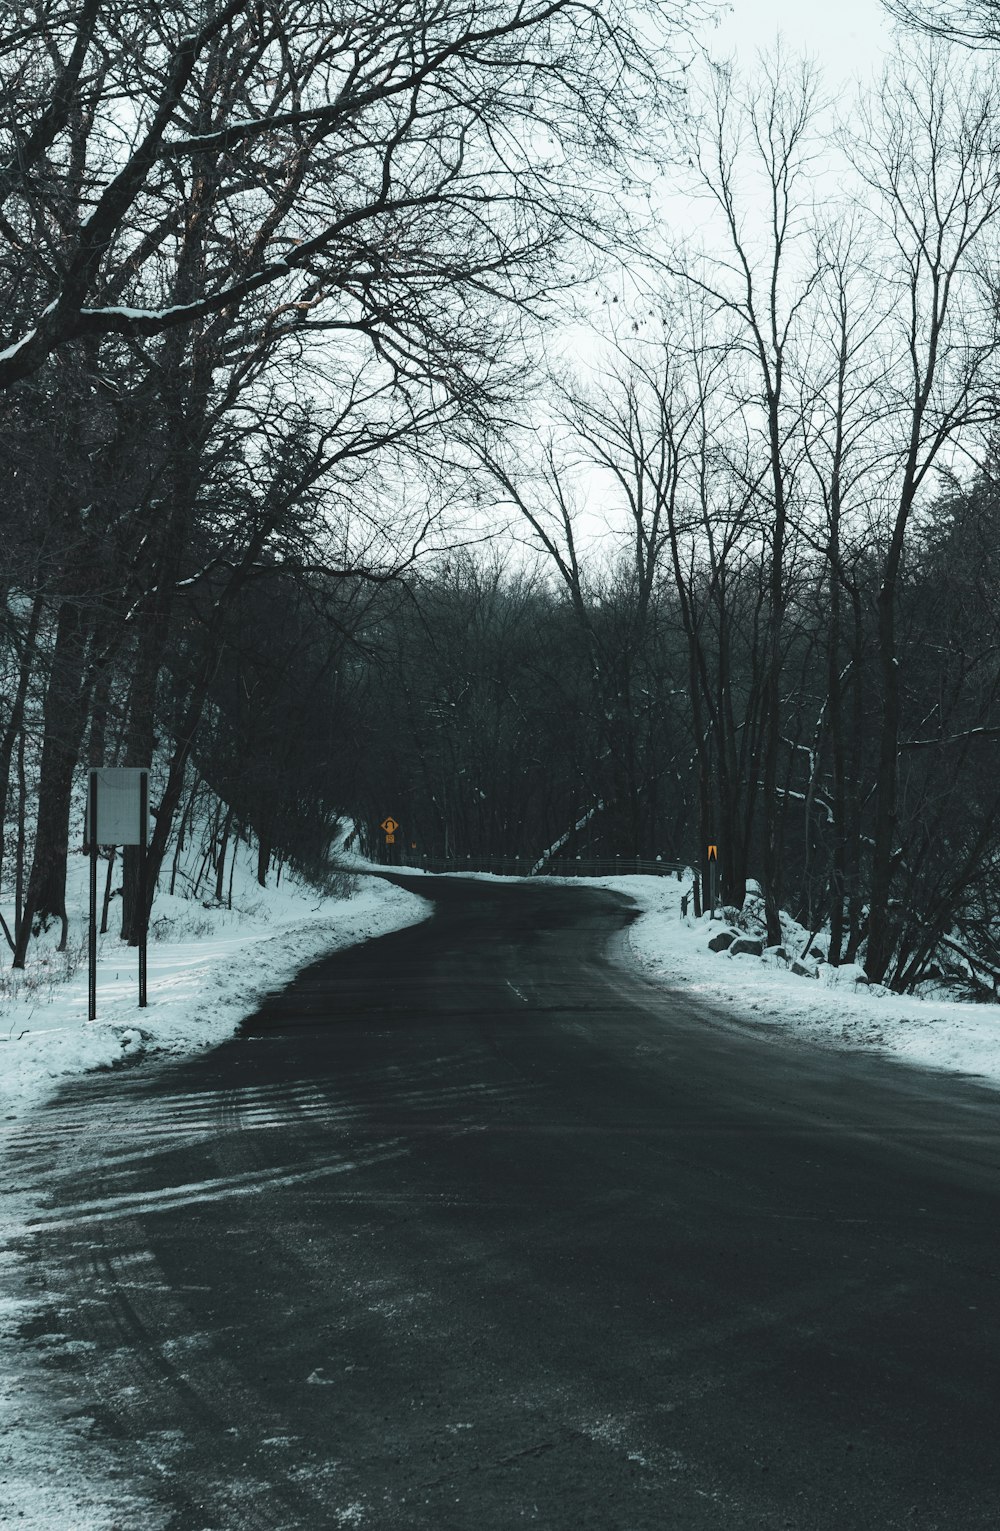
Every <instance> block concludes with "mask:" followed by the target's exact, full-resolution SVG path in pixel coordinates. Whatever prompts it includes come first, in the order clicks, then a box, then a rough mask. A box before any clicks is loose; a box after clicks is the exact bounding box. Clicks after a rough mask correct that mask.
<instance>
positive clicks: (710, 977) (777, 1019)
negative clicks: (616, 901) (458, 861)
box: [601, 877, 1000, 1084]
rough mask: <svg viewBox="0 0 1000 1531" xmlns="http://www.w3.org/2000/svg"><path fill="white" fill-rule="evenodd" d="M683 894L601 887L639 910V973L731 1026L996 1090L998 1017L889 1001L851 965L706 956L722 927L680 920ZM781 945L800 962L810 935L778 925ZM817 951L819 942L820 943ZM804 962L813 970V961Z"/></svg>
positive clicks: (948, 1003) (624, 880)
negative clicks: (956, 1076) (867, 1054)
mask: <svg viewBox="0 0 1000 1531" xmlns="http://www.w3.org/2000/svg"><path fill="white" fill-rule="evenodd" d="M689 883H690V879H688V880H687V881H686V882H685V884H684V887H683V888H682V887H681V885H680V884H678V883H677V882H676V881H674V879H673V878H667V877H662V878H659V877H609V878H607V879H602V880H601V886H602V887H606V888H612V889H614V890H616V891H617V892H620V893H627V894H628V895H629V897H630V898H632V899H633V900H634V901H635V903H636V904H637V905H638V906H639V908H640V910H641V911H642V913H641V915H640V916H639V918H638V919H637V920H636V921H635V923H634V924H633V925H631V926H630V927H629V931H628V937H627V939H628V944H629V947H630V948H631V951H632V953H633V955H634V957H635V959H636V961H637V962H638V964H639V965H640V966H641V968H642V969H643V971H644V972H645V973H646V974H647V975H648V976H649V977H652V978H656V979H660V980H662V981H663V982H664V983H666V984H670V985H676V986H678V987H681V988H684V989H685V990H686V991H687V992H688V993H690V994H692V995H694V996H697V997H698V998H699V999H704V1000H706V1001H708V1002H709V1003H710V1004H712V1005H714V1006H716V1007H717V1008H718V1009H720V1010H721V1011H723V1013H725V1014H727V1015H728V1016H730V1017H731V1018H732V1019H733V1020H735V1021H742V1022H744V1023H746V1022H749V1023H752V1024H753V1025H754V1026H757V1027H771V1028H774V1029H775V1030H776V1031H780V1032H783V1033H790V1034H791V1035H794V1036H795V1037H797V1038H799V1039H801V1040H804V1041H810V1042H814V1043H820V1044H823V1045H827V1046H833V1047H839V1048H851V1049H854V1050H857V1049H861V1048H868V1049H872V1050H875V1051H878V1052H881V1053H892V1054H895V1055H896V1056H897V1057H899V1058H903V1059H905V1060H906V1061H907V1062H909V1063H915V1064H922V1065H924V1066H925V1067H928V1068H938V1069H948V1070H951V1071H953V1072H956V1073H961V1074H965V1075H975V1076H977V1077H979V1078H981V1079H984V1080H988V1081H990V1082H995V1083H997V1084H1000V1012H998V1009H997V1007H996V1006H995V1005H989V1004H975V1003H970V1002H967V1001H962V1000H956V999H954V998H949V997H947V995H946V994H942V993H940V992H939V993H935V992H934V989H933V986H932V985H926V986H925V989H924V992H923V993H922V995H921V996H920V997H916V996H912V997H911V996H906V997H903V996H900V995H898V994H892V993H890V992H889V991H888V990H886V989H883V988H880V987H877V986H875V987H872V988H869V987H868V986H867V985H866V984H864V983H863V982H861V983H859V982H858V981H857V979H858V977H859V973H860V970H859V969H858V968H856V967H853V966H851V967H840V968H831V967H829V966H828V965H826V964H822V963H820V964H817V965H816V972H817V976H816V977H815V978H811V977H800V976H797V975H796V974H794V973H792V972H791V971H790V970H789V968H787V967H786V966H785V964H784V963H783V962H782V961H781V960H780V959H779V958H777V957H768V956H765V957H764V958H763V959H762V958H760V957H754V956H747V955H739V956H735V957H732V956H730V955H729V954H728V952H713V951H711V950H710V949H709V946H708V942H709V940H710V939H711V937H712V936H713V935H715V934H717V933H718V932H719V931H722V930H724V929H726V928H727V927H726V926H725V924H724V923H723V922H722V921H720V920H715V921H713V920H711V919H709V917H708V916H707V915H705V916H703V917H702V918H701V919H700V920H695V919H694V918H693V917H692V916H690V915H688V916H686V917H685V916H683V915H682V914H681V896H682V893H683V892H684V891H685V889H686V888H687V887H688V886H689ZM785 928H786V932H787V935H788V938H789V939H788V941H787V942H786V946H787V949H788V952H789V955H790V956H791V955H792V954H793V953H794V954H795V955H796V956H798V955H799V953H801V952H802V951H803V950H804V949H805V948H806V947H807V946H808V944H809V942H808V932H807V931H804V930H802V929H801V927H799V926H794V925H792V924H791V922H785ZM821 944H822V943H821ZM810 965H811V964H810Z"/></svg>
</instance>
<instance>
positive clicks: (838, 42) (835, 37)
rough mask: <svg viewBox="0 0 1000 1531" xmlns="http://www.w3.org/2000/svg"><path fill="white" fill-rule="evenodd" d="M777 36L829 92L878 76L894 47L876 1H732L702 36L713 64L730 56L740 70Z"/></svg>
mask: <svg viewBox="0 0 1000 1531" xmlns="http://www.w3.org/2000/svg"><path fill="white" fill-rule="evenodd" d="M779 34H780V36H781V38H782V40H783V42H784V43H785V46H786V48H787V50H788V52H789V53H790V54H797V53H803V52H805V53H808V54H810V55H811V56H812V57H813V58H814V59H815V61H816V63H817V64H819V65H820V66H821V67H822V69H823V71H824V73H825V74H826V76H827V83H828V85H829V86H831V87H836V86H840V85H842V84H845V83H846V82H848V81H850V80H859V79H862V78H864V77H865V76H870V75H871V74H875V73H877V72H878V70H879V68H880V66H881V64H882V61H883V59H884V58H885V56H886V53H887V52H890V51H891V50H892V49H893V47H894V38H893V31H892V24H891V22H890V19H889V17H888V16H887V15H886V13H885V11H884V9H883V7H882V5H881V4H880V0H836V3H835V4H831V3H829V0H825V3H824V0H733V3H732V6H731V9H730V11H729V14H728V15H725V16H723V18H722V19H721V21H720V23H719V25H718V26H717V27H714V28H712V29H711V30H709V31H708V32H707V33H706V34H705V42H706V45H707V47H708V49H709V51H710V52H711V54H712V55H713V56H714V57H716V58H724V57H726V56H728V55H730V54H731V55H733V56H734V57H735V58H736V59H737V61H738V62H739V64H740V65H741V66H742V67H743V68H749V67H750V66H752V64H753V61H754V57H755V54H756V53H757V52H758V50H761V49H763V50H764V51H765V52H767V51H768V50H769V49H771V48H773V46H774V43H775V41H776V39H777V38H778V36H779Z"/></svg>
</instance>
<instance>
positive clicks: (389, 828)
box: [382, 813, 399, 835]
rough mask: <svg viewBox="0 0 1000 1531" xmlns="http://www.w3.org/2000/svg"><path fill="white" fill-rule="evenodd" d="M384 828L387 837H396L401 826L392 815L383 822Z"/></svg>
mask: <svg viewBox="0 0 1000 1531" xmlns="http://www.w3.org/2000/svg"><path fill="white" fill-rule="evenodd" d="M382 828H383V829H384V830H385V832H386V834H387V835H394V834H395V833H396V830H397V829H398V828H399V825H398V824H397V823H396V820H395V819H394V818H393V816H392V814H391V813H390V815H389V817H388V818H387V819H383V820H382Z"/></svg>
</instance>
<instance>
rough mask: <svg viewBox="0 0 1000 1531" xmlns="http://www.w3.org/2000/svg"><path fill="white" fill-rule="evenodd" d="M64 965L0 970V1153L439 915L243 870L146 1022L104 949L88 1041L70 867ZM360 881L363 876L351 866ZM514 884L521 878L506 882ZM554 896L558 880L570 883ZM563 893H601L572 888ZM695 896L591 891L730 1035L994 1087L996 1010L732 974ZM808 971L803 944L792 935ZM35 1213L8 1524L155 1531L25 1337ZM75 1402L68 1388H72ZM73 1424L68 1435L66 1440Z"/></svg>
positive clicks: (1, 1310) (19, 1320) (650, 888)
mask: <svg viewBox="0 0 1000 1531" xmlns="http://www.w3.org/2000/svg"><path fill="white" fill-rule="evenodd" d="M77 859H78V861H79V865H77V866H75V867H74V884H73V892H74V894H75V900H74V902H75V907H76V912H75V917H74V919H73V921H72V925H71V941H70V946H71V949H72V948H73V947H74V943H75V947H76V951H75V954H74V953H73V952H72V951H71V959H70V963H69V965H70V966H72V965H73V963H74V962H77V963H78V966H77V970H76V972H75V973H74V974H73V975H72V976H71V977H69V979H68V980H67V979H65V977H64V973H65V969H66V966H67V964H66V959H65V958H63V957H60V956H58V955H57V954H55V953H54V952H53V951H52V949H51V946H49V947H46V946H45V944H44V943H42V944H41V946H40V949H39V950H38V951H36V953H35V957H34V961H33V967H32V969H31V971H30V972H29V974H28V975H27V978H26V979H25V980H24V981H21V982H19V983H18V984H17V985H16V986H15V985H14V984H13V983H12V977H13V975H11V973H10V970H9V968H5V969H3V970H2V971H0V1024H2V1030H0V1060H2V1062H0V1117H3V1118H5V1122H4V1125H5V1128H6V1131H7V1134H8V1138H10V1137H11V1135H16V1134H17V1133H18V1132H19V1131H20V1130H21V1119H22V1118H23V1117H24V1116H25V1115H26V1114H27V1113H28V1111H29V1110H30V1108H31V1107H32V1106H33V1105H34V1104H35V1103H37V1102H38V1101H40V1100H42V1099H43V1098H44V1097H45V1096H47V1095H48V1094H50V1093H51V1092H52V1091H53V1090H54V1089H55V1088H56V1087H57V1086H58V1085H59V1084H60V1083H61V1082H63V1081H65V1079H66V1078H67V1077H68V1076H70V1075H73V1074H79V1073H80V1072H82V1071H83V1070H86V1069H88V1068H95V1067H102V1066H103V1067H110V1066H113V1065H115V1064H116V1063H120V1062H121V1061H122V1060H123V1059H124V1060H130V1059H132V1058H135V1057H136V1056H137V1055H138V1054H139V1053H140V1052H141V1051H143V1050H145V1051H148V1052H150V1053H156V1052H164V1051H165V1052H176V1053H183V1052H189V1051H192V1050H195V1049H198V1048H201V1047H206V1046H210V1045H213V1044H215V1043H217V1042H220V1041H222V1040H224V1039H225V1038H226V1037H228V1036H230V1035H231V1034H232V1033H233V1031H234V1029H235V1028H236V1027H237V1025H238V1024H239V1022H240V1021H241V1020H242V1019H243V1018H244V1016H246V1015H247V1014H249V1013H251V1012H252V1010H253V1009H254V1008H255V1006H256V1004H257V1002H258V1001H259V1000H260V998H261V997H262V996H263V995H264V994H266V993H267V992H269V991H271V990H273V989H274V988H276V987H278V986H280V985H282V984H284V983H286V982H287V981H288V980H290V979H291V978H292V977H293V976H294V974H295V973H296V972H297V971H298V970H299V969H300V968H301V967H303V966H304V965H305V964H307V963H308V962H310V961H312V960H313V959H314V958H316V957H318V956H320V955H322V954H323V953H324V952H327V951H331V950H336V949H338V948H340V947H344V946H347V945H350V944H352V943H353V942H356V941H362V940H366V939H368V938H370V937H372V936H375V935H379V934H382V933H383V932H387V931H389V930H393V929H397V928H400V927H402V926H404V925H408V924H412V923H415V922H417V921H419V920H421V919H423V918H424V917H425V916H426V915H427V914H428V913H429V912H430V909H431V907H432V906H431V905H430V904H429V903H428V902H427V901H425V900H423V899H420V898H417V897H415V896H414V895H412V894H409V893H405V892H403V891H401V890H400V889H398V888H395V887H393V886H392V885H391V884H388V883H385V882H383V881H381V879H377V878H373V877H363V878H361V879H359V881H360V887H359V890H358V891H357V892H355V893H354V895H353V896H352V897H349V898H344V897H339V898H320V897H319V896H318V895H317V894H316V893H315V892H314V891H313V890H310V889H309V888H308V887H305V886H303V885H301V884H297V883H296V882H295V881H294V879H283V881H282V885H281V886H280V887H279V888H277V889H275V888H271V889H267V890H264V889H260V888H258V887H257V885H256V883H255V881H254V879H253V876H252V867H251V866H250V862H249V855H247V857H246V860H245V864H240V865H239V866H238V867H237V876H236V878H235V880H234V897H233V903H234V907H233V909H232V911H230V910H228V909H206V908H204V907H203V905H202V904H201V903H199V902H196V901H194V902H193V901H191V900H183V899H179V898H176V899H171V898H169V897H161V898H160V899H158V901H157V904H156V908H155V922H154V923H155V925H156V930H157V935H158V937H159V938H158V939H156V940H154V941H153V942H152V943H151V945H150V955H149V999H150V1004H149V1008H148V1009H146V1010H144V1011H139V1010H138V1009H137V1008H136V954H135V952H134V951H131V950H129V949H128V948H123V947H122V945H121V943H120V942H119V941H118V940H117V938H116V936H114V935H110V936H108V937H106V938H104V941H103V943H102V954H101V965H100V972H99V979H98V983H99V988H98V1016H99V1019H98V1021H97V1022H96V1023H95V1024H94V1025H89V1024H88V1023H87V1020H86V1014H87V978H86V964H85V961H84V962H79V946H80V939H81V933H82V916H81V913H80V910H81V907H82V902H83V900H82V897H81V893H82V889H83V878H84V876H85V865H84V864H83V861H82V858H77ZM357 869H358V871H363V870H365V869H366V868H365V865H364V863H361V862H358V863H357ZM503 880H504V881H509V880H511V879H503ZM560 881H563V880H561V879H560ZM565 881H566V883H567V885H570V886H576V887H580V889H581V896H582V893H583V888H584V886H590V887H593V886H595V883H594V881H593V880H590V879H588V881H587V883H586V884H582V883H577V882H574V881H572V880H565ZM689 882H690V879H685V881H684V883H683V884H679V883H678V882H677V881H676V880H675V879H674V878H672V877H663V878H655V877H612V878H608V879H604V880H602V881H601V882H600V883H599V884H598V885H599V886H602V887H606V888H610V889H613V890H615V891H618V892H621V893H624V894H627V895H628V896H629V897H630V898H632V899H633V900H634V901H635V903H636V905H637V906H638V908H639V910H640V914H639V917H638V918H637V920H636V921H635V923H634V924H632V925H631V926H630V927H629V929H628V932H627V936H626V941H627V948H628V950H629V951H630V952H631V954H632V957H633V959H634V960H635V962H636V963H637V964H638V965H639V966H640V967H641V969H642V970H643V971H644V972H645V973H647V974H648V975H649V976H650V977H652V978H653V979H654V980H662V982H663V983H664V984H665V985H669V986H671V987H677V988H680V989H682V990H684V991H685V992H686V993H689V994H691V995H693V996H696V997H698V998H699V999H703V1000H705V1001H707V1002H709V1003H710V1004H712V1005H713V1006H715V1007H716V1008H717V1010H718V1011H720V1012H721V1013H722V1014H723V1015H728V1016H730V1017H731V1018H732V1020H733V1021H734V1022H736V1023H740V1024H744V1025H745V1024H747V1023H750V1024H752V1025H754V1026H755V1027H757V1028H760V1029H762V1030H763V1031H764V1034H765V1035H766V1030H767V1029H768V1028H770V1029H771V1030H772V1031H773V1034H774V1037H775V1040H776V1041H778V1040H780V1039H781V1038H783V1037H785V1036H787V1035H789V1034H791V1035H793V1036H795V1037H797V1038H802V1039H807V1040H809V1041H811V1042H816V1043H820V1044H824V1045H830V1046H834V1047H845V1046H846V1047H851V1048H855V1049H859V1048H869V1049H877V1050H879V1051H880V1052H884V1053H895V1054H897V1055H898V1056H900V1057H902V1058H905V1059H907V1060H909V1061H912V1062H915V1063H920V1064H925V1065H929V1066H932V1067H937V1068H943V1069H950V1070H955V1071H958V1072H961V1073H963V1074H975V1075H978V1076H980V1077H983V1078H985V1079H986V1080H988V1081H997V1082H1000V1027H998V1026H997V1013H996V1010H995V1008H994V1007H993V1006H991V1005H972V1004H963V1003H958V1002H956V1001H954V1000H948V999H942V998H940V997H934V996H928V997H925V998H922V999H900V998H898V997H896V996H894V995H890V994H887V993H886V992H885V991H874V990H870V989H868V988H867V987H866V986H864V985H856V983H855V980H856V978H857V970H856V969H840V970H832V969H829V968H828V967H822V966H821V967H820V968H819V970H818V971H819V974H820V975H821V976H818V977H815V978H807V977H797V976H795V975H793V974H792V973H791V972H790V971H788V970H787V969H786V968H785V966H784V965H783V964H781V963H780V962H779V961H778V959H777V958H770V959H764V960H762V959H760V958H756V957H752V956H737V957H731V956H729V955H727V954H717V953H715V952H712V951H710V950H709V948H708V941H709V939H710V937H711V936H712V935H713V934H715V933H717V932H718V931H719V930H720V929H722V928H724V927H723V926H722V924H721V922H714V923H713V922H712V921H710V920H708V919H707V918H705V919H701V920H698V921H695V920H694V919H693V918H691V917H690V916H685V915H683V914H682V912H681V896H682V893H683V891H684V890H685V889H686V888H687V887H688V886H689ZM788 938H789V939H788V947H789V950H790V951H794V952H795V955H798V954H799V953H800V952H801V951H802V949H803V946H804V945H805V943H806V932H804V931H801V930H799V929H798V928H792V927H789V930H788ZM33 1209H34V1202H33V1201H32V1199H31V1197H30V1196H28V1195H26V1194H25V1193H23V1192H21V1191H19V1190H18V1188H17V1187H16V1186H9V1185H5V1186H4V1187H3V1190H2V1191H0V1227H2V1229H3V1233H4V1238H3V1240H2V1241H0V1244H2V1246H3V1247H2V1248H0V1288H3V1289H4V1293H5V1295H3V1296H2V1297H0V1524H5V1525H6V1524H11V1525H18V1526H21V1527H23V1528H24V1531H54V1528H63V1527H65V1528H66V1531H124V1528H125V1527H126V1526H129V1527H131V1526H138V1525H142V1526H143V1527H145V1528H147V1531H163V1528H164V1527H165V1524H166V1519H167V1517H166V1515H165V1514H160V1512H158V1511H155V1510H154V1509H153V1507H152V1505H151V1503H148V1502H146V1501H145V1500H144V1498H143V1489H142V1486H141V1485H137V1487H136V1489H135V1491H133V1489H132V1488H130V1487H129V1486H128V1484H127V1483H126V1482H125V1481H124V1480H119V1479H116V1480H115V1482H114V1484H111V1483H110V1482H109V1479H108V1476H107V1475H108V1461H107V1455H106V1451H105V1450H104V1448H103V1447H102V1446H101V1444H100V1442H99V1441H98V1442H95V1443H93V1444H92V1443H91V1442H90V1441H89V1439H88V1438H87V1435H86V1430H85V1428H84V1425H80V1427H79V1429H78V1428H77V1427H76V1426H75V1425H74V1424H73V1423H72V1421H73V1420H74V1419H75V1415H74V1413H73V1412H72V1411H73V1408H74V1400H73V1398H72V1397H71V1396H70V1395H69V1394H68V1393H67V1394H66V1396H65V1397H64V1396H63V1394H64V1392H66V1389H65V1387H64V1386H63V1383H62V1381H61V1373H59V1372H58V1370H50V1369H46V1366H45V1365H44V1357H43V1359H42V1360H41V1361H39V1360H38V1358H37V1357H36V1356H35V1355H34V1353H33V1352H32V1351H30V1350H29V1349H26V1348H25V1346H24V1344H23V1343H22V1341H21V1340H20V1338H19V1334H20V1331H21V1326H22V1325H23V1324H24V1323H26V1322H27V1321H29V1320H30V1319H31V1318H32V1317H33V1315H34V1314H35V1313H36V1310H39V1305H40V1304H41V1303H42V1301H43V1298H44V1299H45V1300H48V1301H52V1300H54V1299H53V1298H52V1296H51V1294H47V1295H46V1294H43V1293H40V1292H37V1291H35V1290H34V1289H32V1292H31V1293H30V1294H27V1289H26V1288H24V1287H23V1286H22V1285H21V1284H19V1283H20V1276H22V1275H23V1268H22V1267H23V1264H24V1259H25V1256H24V1254H23V1252H21V1251H20V1249H19V1243H18V1239H19V1234H20V1232H21V1231H23V1229H24V1227H25V1225H26V1223H27V1222H28V1221H29V1219H30V1217H31V1216H32V1215H33ZM67 1386H68V1384H67ZM67 1421H69V1423H67Z"/></svg>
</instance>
